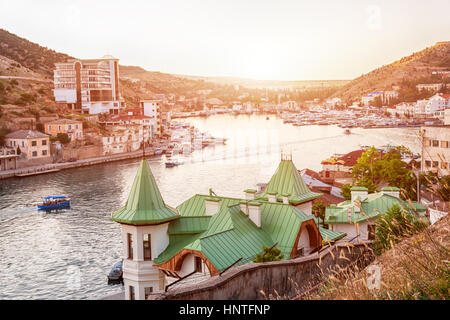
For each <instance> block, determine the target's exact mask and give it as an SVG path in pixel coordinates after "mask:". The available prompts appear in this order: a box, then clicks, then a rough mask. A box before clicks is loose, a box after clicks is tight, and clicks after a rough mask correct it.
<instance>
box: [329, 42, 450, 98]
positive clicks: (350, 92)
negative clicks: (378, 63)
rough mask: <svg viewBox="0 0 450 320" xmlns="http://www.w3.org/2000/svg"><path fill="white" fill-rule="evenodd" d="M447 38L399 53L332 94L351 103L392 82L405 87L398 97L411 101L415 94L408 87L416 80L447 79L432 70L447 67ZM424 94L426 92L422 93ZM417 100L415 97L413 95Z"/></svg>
mask: <svg viewBox="0 0 450 320" xmlns="http://www.w3.org/2000/svg"><path fill="white" fill-rule="evenodd" d="M449 56H450V42H449V41H447V42H439V43H437V44H436V45H434V46H432V47H429V48H426V49H424V50H421V51H419V52H416V53H413V54H411V55H409V56H407V57H403V58H401V59H399V60H397V61H395V62H393V63H391V64H388V65H385V66H382V67H380V68H377V69H375V70H373V71H371V72H369V73H367V74H364V75H362V76H360V77H358V78H356V79H354V80H352V81H351V82H349V83H348V84H346V85H344V86H342V87H341V88H340V89H339V90H338V91H336V93H334V96H336V97H341V98H342V99H343V101H345V102H347V103H351V102H353V101H354V100H359V99H360V98H361V97H362V96H363V95H365V94H367V93H369V92H371V91H374V90H392V86H393V85H400V86H403V85H404V84H405V83H409V85H408V87H406V88H404V89H401V90H400V98H403V97H405V98H406V99H407V101H408V100H411V101H415V100H414V99H416V98H417V97H419V95H418V92H414V90H413V89H412V87H413V86H414V87H415V85H416V84H419V83H438V82H443V81H447V80H448V78H447V80H445V79H443V78H442V77H441V76H440V75H433V74H432V72H433V71H444V70H450V65H449V60H450V59H449ZM423 95H424V96H425V97H426V94H425V93H423ZM416 100H417V99H416Z"/></svg>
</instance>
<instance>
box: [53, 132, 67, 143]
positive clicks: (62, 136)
mask: <svg viewBox="0 0 450 320" xmlns="http://www.w3.org/2000/svg"><path fill="white" fill-rule="evenodd" d="M56 140H58V141H59V142H61V143H62V144H67V143H69V142H70V138H69V136H68V135H67V133H58V134H57V135H56Z"/></svg>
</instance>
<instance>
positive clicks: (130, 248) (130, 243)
mask: <svg viewBox="0 0 450 320" xmlns="http://www.w3.org/2000/svg"><path fill="white" fill-rule="evenodd" d="M127 243H128V259H133V235H132V234H131V233H127Z"/></svg>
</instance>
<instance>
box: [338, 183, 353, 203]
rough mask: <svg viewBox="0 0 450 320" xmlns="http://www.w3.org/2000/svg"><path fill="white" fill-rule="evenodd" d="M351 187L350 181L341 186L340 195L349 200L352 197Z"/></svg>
mask: <svg viewBox="0 0 450 320" xmlns="http://www.w3.org/2000/svg"><path fill="white" fill-rule="evenodd" d="M351 188H352V185H351V184H350V183H346V184H344V185H343V186H342V188H341V196H343V197H344V198H345V200H350V199H351V198H352V193H351V191H350V189H351Z"/></svg>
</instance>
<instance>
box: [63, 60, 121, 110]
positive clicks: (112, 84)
mask: <svg viewBox="0 0 450 320" xmlns="http://www.w3.org/2000/svg"><path fill="white" fill-rule="evenodd" d="M55 67H56V69H55V70H54V85H55V89H54V96H55V101H56V102H60V103H66V104H67V106H68V107H69V108H70V109H72V110H75V111H78V112H80V113H85V114H99V113H110V114H119V108H120V107H123V106H124V104H125V103H124V100H123V99H122V97H121V95H120V91H119V59H116V58H114V57H112V56H110V55H106V56H104V57H102V58H101V59H85V60H80V59H72V60H68V61H67V62H64V63H56V64H55Z"/></svg>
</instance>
